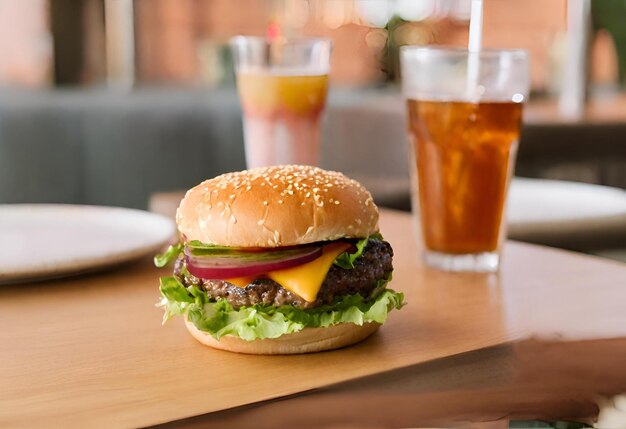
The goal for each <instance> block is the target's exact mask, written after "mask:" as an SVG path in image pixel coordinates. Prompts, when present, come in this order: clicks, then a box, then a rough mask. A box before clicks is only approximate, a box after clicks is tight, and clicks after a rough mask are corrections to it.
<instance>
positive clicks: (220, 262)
mask: <svg viewBox="0 0 626 429" xmlns="http://www.w3.org/2000/svg"><path fill="white" fill-rule="evenodd" d="M321 255H322V247H321V246H307V247H302V248H291V249H288V250H270V251H266V252H258V251H238V250H233V252H232V254H229V255H220V256H195V255H193V254H192V253H191V252H187V251H185V260H186V262H187V270H188V271H189V272H190V273H191V274H192V275H194V276H196V277H198V278H201V279H207V280H211V279H229V278H235V277H250V276H254V275H258V274H265V273H268V272H270V271H275V270H282V269H285V268H291V267H295V266H298V265H302V264H305V263H307V262H311V261H312V260H314V259H317V258H319V257H320V256H321Z"/></svg>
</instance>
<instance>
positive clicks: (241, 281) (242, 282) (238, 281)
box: [225, 277, 256, 287]
mask: <svg viewBox="0 0 626 429" xmlns="http://www.w3.org/2000/svg"><path fill="white" fill-rule="evenodd" d="M255 279H256V277H235V278H232V279H226V280H225V281H227V282H228V283H232V284H234V285H235V286H239V287H246V286H248V285H249V284H250V283H252V282H253V281H254V280H255Z"/></svg>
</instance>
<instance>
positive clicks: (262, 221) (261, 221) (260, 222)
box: [257, 219, 265, 225]
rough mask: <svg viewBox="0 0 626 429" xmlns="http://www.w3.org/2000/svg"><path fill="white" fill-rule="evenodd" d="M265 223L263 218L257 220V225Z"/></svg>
mask: <svg viewBox="0 0 626 429" xmlns="http://www.w3.org/2000/svg"><path fill="white" fill-rule="evenodd" d="M264 223H265V220H264V219H261V220H260V221H258V222H257V225H263V224H264Z"/></svg>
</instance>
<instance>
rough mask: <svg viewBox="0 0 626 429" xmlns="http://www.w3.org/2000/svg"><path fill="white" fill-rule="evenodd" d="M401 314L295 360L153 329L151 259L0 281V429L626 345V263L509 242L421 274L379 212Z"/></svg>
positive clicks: (149, 420) (141, 413) (411, 245)
mask: <svg viewBox="0 0 626 429" xmlns="http://www.w3.org/2000/svg"><path fill="white" fill-rule="evenodd" d="M381 229H382V232H383V234H384V235H385V237H386V239H387V240H389V241H390V242H391V243H392V245H393V247H394V249H395V253H396V255H395V259H394V261H395V262H394V263H395V267H396V269H395V272H394V280H393V282H392V284H391V287H392V288H394V289H396V290H400V291H403V292H404V293H405V294H406V301H407V303H408V304H407V306H406V307H405V308H403V309H402V310H401V311H396V312H393V313H391V315H390V318H389V321H388V323H387V324H386V325H385V326H384V327H383V328H382V329H381V330H380V331H379V332H378V333H377V334H375V335H374V336H373V337H371V338H370V339H368V340H367V341H365V342H364V343H361V344H359V345H356V346H354V347H351V348H347V349H343V350H337V351H332V352H325V353H318V354H312V355H301V356H273V357H270V356H246V355H238V354H233V353H229V352H223V351H217V350H212V349H208V348H206V347H204V346H201V345H200V344H198V343H197V342H196V341H195V340H193V338H192V337H191V336H190V335H189V334H188V333H187V331H186V329H185V328H184V326H183V322H182V320H172V321H170V322H169V323H167V324H166V325H165V326H161V316H162V313H161V311H160V310H159V309H157V308H155V306H154V304H155V303H156V301H157V299H158V276H159V275H162V274H166V273H167V270H165V269H164V270H157V269H156V268H153V267H152V266H151V264H150V261H147V260H146V261H143V262H141V263H137V264H133V265H129V266H125V267H120V268H118V269H116V270H115V271H110V272H108V273H104V274H94V275H90V276H85V277H82V278H75V279H67V280H58V281H53V282H45V283H37V284H23V285H13V286H3V287H0V326H1V329H0V344H1V348H0V386H1V388H0V427H11V428H17V427H33V426H38V427H90V428H93V427H107V428H110V427H137V426H147V425H152V424H157V423H163V422H168V421H174V420H177V419H183V418H186V417H190V416H195V415H199V414H204V413H209V412H213V411H217V410H224V409H228V408H232V407H236V406H240V405H245V404H250V403H253V402H257V401H262V400H267V399H270V398H277V397H280V396H284V395H290V394H294V393H298V392H303V391H307V390H310V389H315V388H318V387H322V386H327V385H329V384H333V383H337V382H341V381H345V380H350V379H355V378H358V377H362V376H365V375H371V374H377V373H382V372H384V371H388V370H391V369H395V368H400V367H406V366H409V365H415V364H419V363H421V362H427V361H432V360H435V359H439V358H443V357H448V356H452V355H456V354H459V353H464V352H469V351H473V350H479V349H484V348H487V347H492V346H495V345H502V344H507V343H510V342H513V341H517V340H520V339H523V338H528V337H530V336H536V337H539V338H546V339H550V338H552V339H555V340H558V341H567V340H570V339H572V340H575V339H592V338H611V337H626V311H625V304H624V303H625V302H626V265H624V264H620V263H616V262H610V261H605V260H601V259H598V258H592V257H588V256H582V255H578V254H574V253H567V252H563V251H558V250H552V249H548V248H542V247H538V246H531V245H522V244H517V243H508V244H507V246H506V251H505V257H504V266H503V269H502V272H501V273H500V274H498V275H480V274H451V273H443V272H437V271H433V270H430V269H427V268H425V267H423V266H422V265H421V264H420V262H419V258H418V256H417V249H416V246H415V242H414V239H413V234H412V229H411V220H410V216H409V215H407V214H405V213H400V212H392V211H384V212H383V213H382V219H381Z"/></svg>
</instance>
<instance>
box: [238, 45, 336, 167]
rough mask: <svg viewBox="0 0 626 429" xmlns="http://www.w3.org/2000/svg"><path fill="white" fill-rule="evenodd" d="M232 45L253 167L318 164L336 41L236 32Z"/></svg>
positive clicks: (247, 144) (248, 154)
mask: <svg viewBox="0 0 626 429" xmlns="http://www.w3.org/2000/svg"><path fill="white" fill-rule="evenodd" d="M231 47H232V52H233V58H234V61H235V72H236V74H237V88H238V91H239V99H240V101H241V105H242V108H243V127H244V140H245V152H246V164H247V166H248V168H254V167H261V166H267V165H277V164H306V165H317V164H318V158H319V152H320V150H319V140H320V122H321V116H322V112H323V111H324V107H325V105H326V94H327V92H328V72H329V70H330V54H331V50H332V44H331V41H330V40H329V39H323V38H302V39H293V40H290V39H284V38H276V39H274V40H271V41H270V40H268V39H266V38H263V37H250V36H237V37H234V38H233V39H232V40H231Z"/></svg>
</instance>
